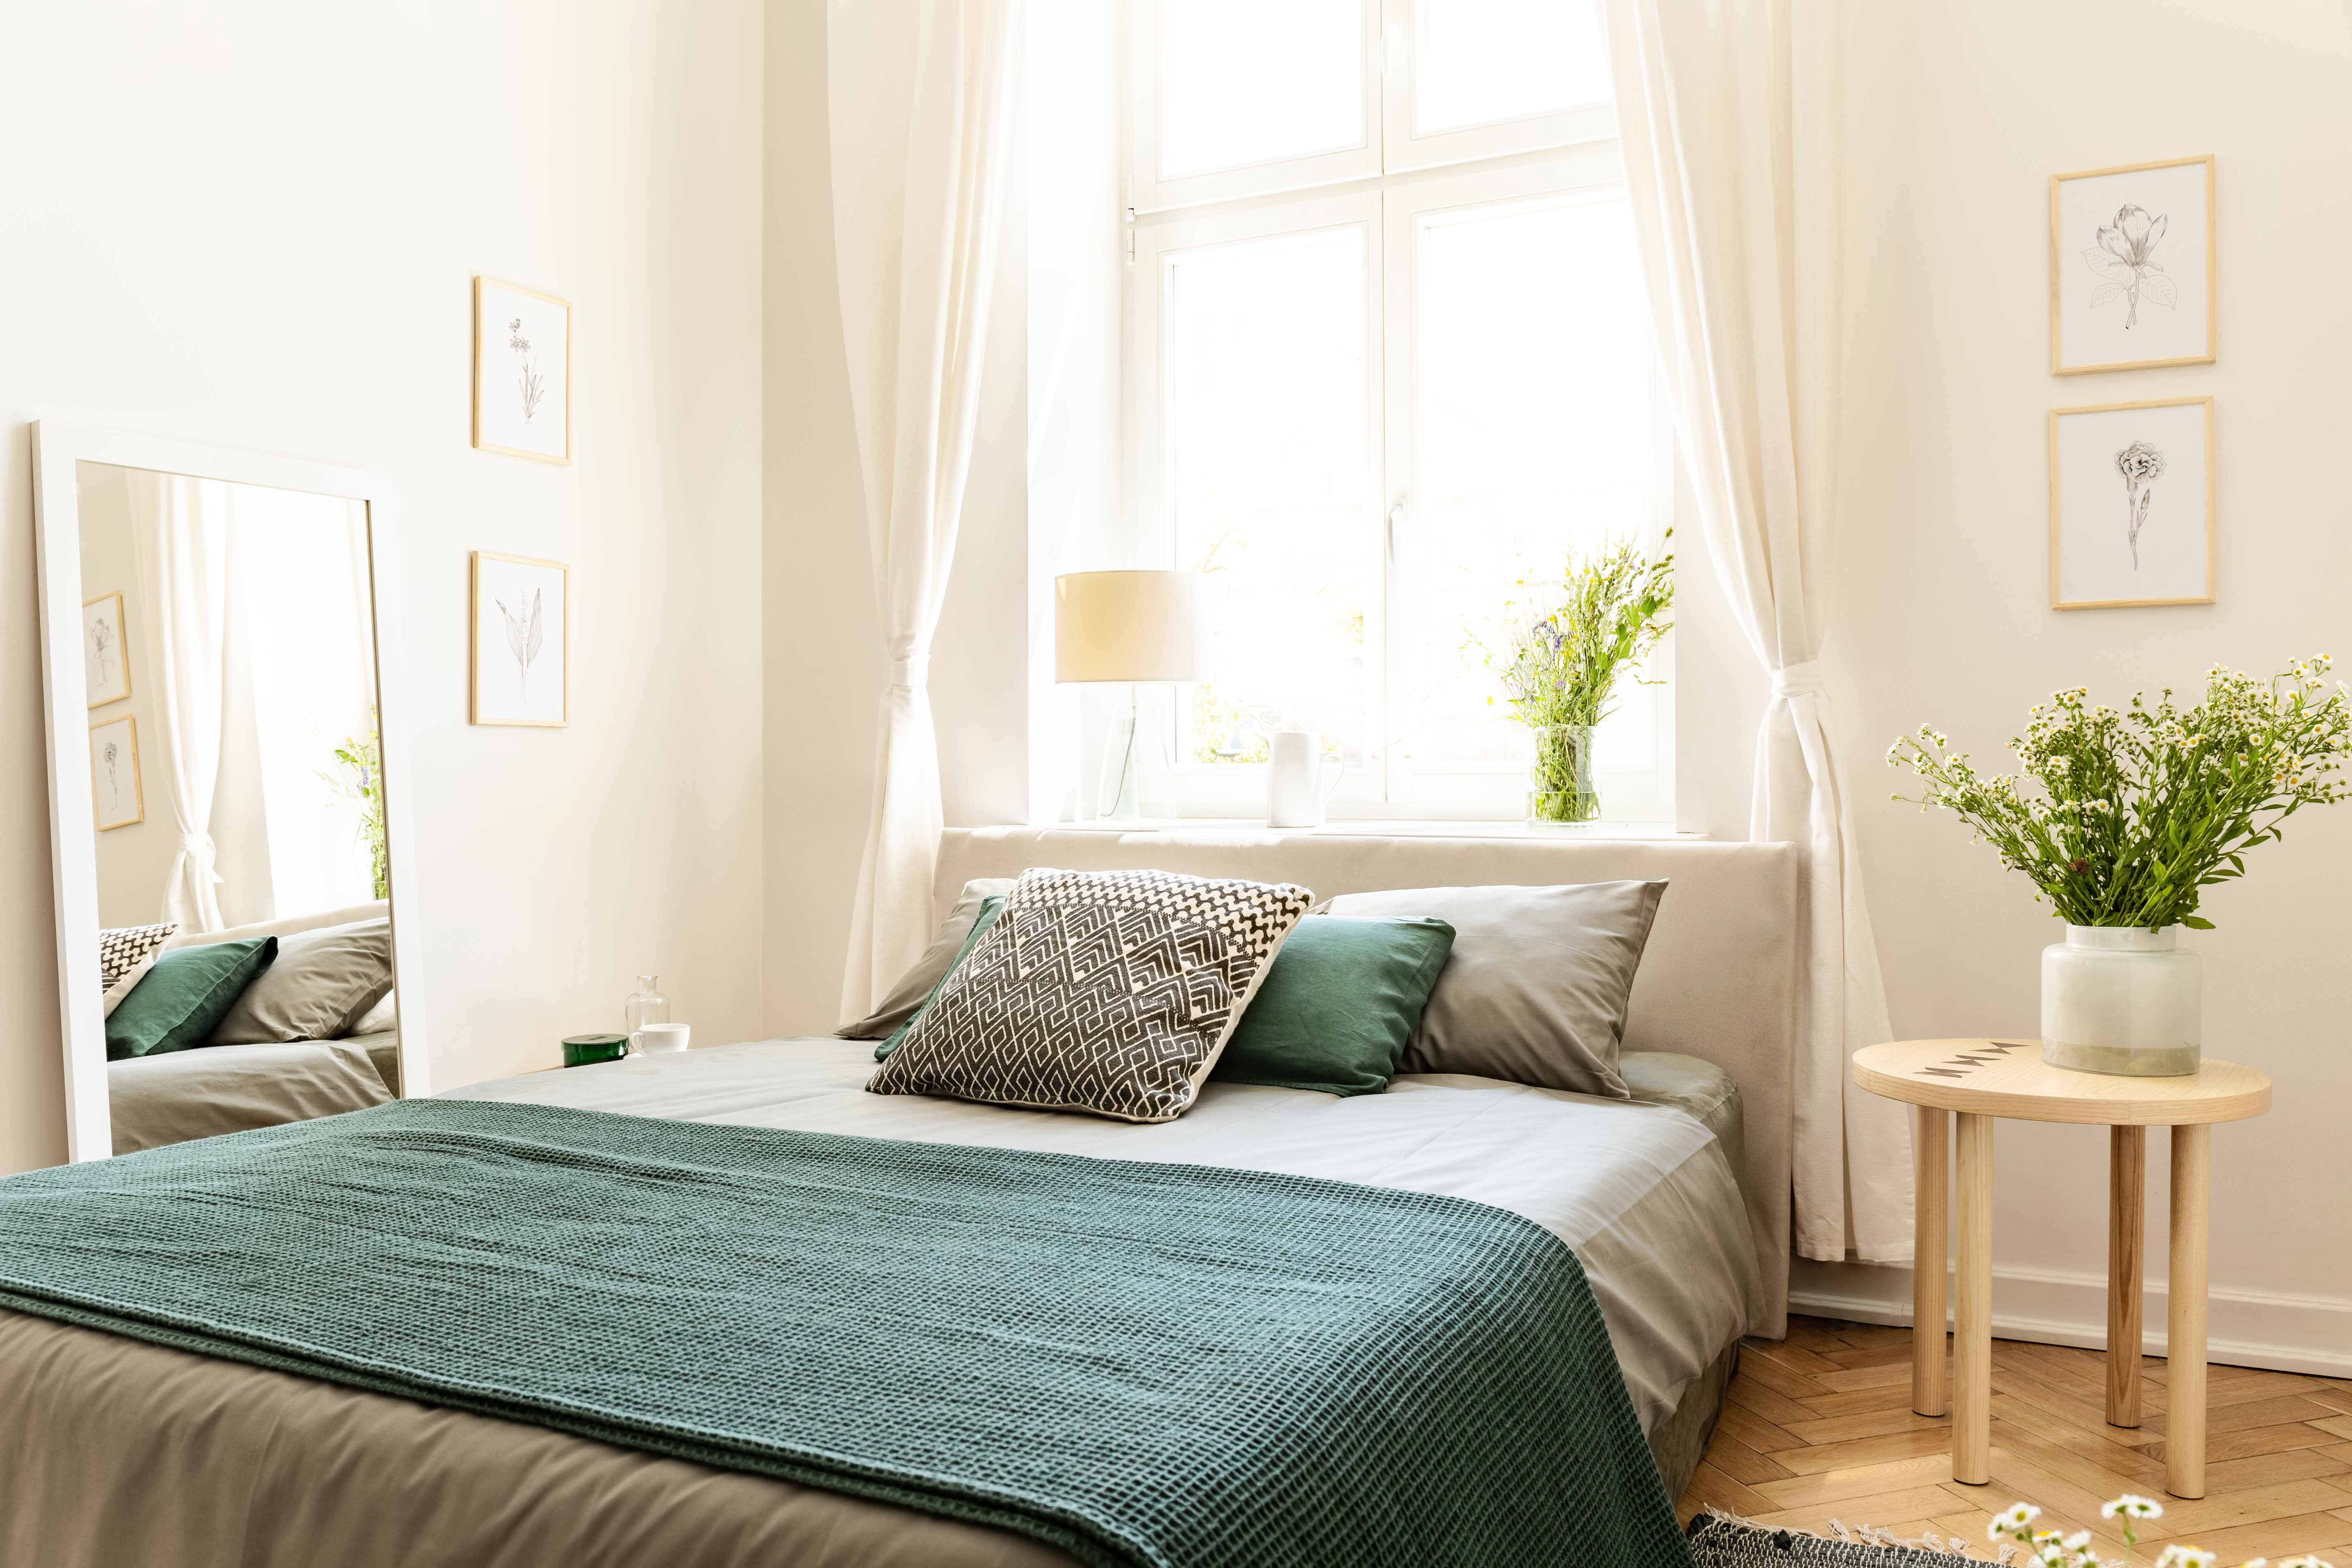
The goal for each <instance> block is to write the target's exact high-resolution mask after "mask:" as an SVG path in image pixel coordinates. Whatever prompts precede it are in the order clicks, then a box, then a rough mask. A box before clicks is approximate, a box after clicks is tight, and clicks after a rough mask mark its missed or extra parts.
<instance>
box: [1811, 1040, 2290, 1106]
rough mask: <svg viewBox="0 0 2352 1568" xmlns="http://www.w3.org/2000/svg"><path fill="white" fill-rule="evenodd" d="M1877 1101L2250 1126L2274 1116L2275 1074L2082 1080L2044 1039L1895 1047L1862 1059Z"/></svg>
mask: <svg viewBox="0 0 2352 1568" xmlns="http://www.w3.org/2000/svg"><path fill="white" fill-rule="evenodd" d="M1853 1081H1854V1082H1855V1083H1857V1084H1859V1085H1860V1086H1861V1087H1862V1088H1864V1089H1868V1090H1869V1091H1870V1092H1871V1093H1873V1094H1877V1095H1884V1096H1885V1098H1887V1099H1888V1100H1906V1101H1908V1102H1909V1103H1910V1104H1913V1105H1925V1106H1930V1107H1933V1108H1934V1109H1936V1110H1964V1111H1968V1112H1970V1113H1972V1114H1974V1115H1978V1116H2006V1117H2010V1118H2011V1119H2012V1120H2014V1121H2074V1122H2081V1123H2084V1124H2086V1125H2091V1126H2098V1127H2183V1126H2193V1125H2195V1124H2197V1123H2199V1122H2207V1121H2244V1120H2245V1119H2246V1118H2247V1117H2249V1116H2260V1115H2261V1114H2262V1113H2263V1111H2265V1110H2269V1109H2270V1108H2271V1080H2270V1078H2269V1075H2267V1074H2265V1073H2261V1072H2257V1071H2255V1070H2254V1069H2253V1068H2250V1067H2241V1066H2239V1065H2238V1064H2237V1063H2236V1062H2222V1061H2215V1060H2214V1059H2213V1058H2211V1057H2207V1058H2205V1061H2204V1065H2203V1066H2202V1067H2201V1068H2200V1069H2199V1070H2198V1071H2196V1072H2193V1073H2189V1074H2186V1075H2184V1076H2182V1077H2179V1078H2123V1077H2119V1076H2116V1075H2112V1074H2108V1073H2098V1072H2076V1071H2074V1069H2073V1068H2054V1067H2052V1066H2051V1065H2050V1064H2049V1063H2047V1062H2045V1061H2043V1060H2042V1042H2041V1041H2040V1040H1985V1039H1976V1040H1895V1041H1892V1042H1890V1043H1888V1044H1886V1045H1883V1046H1865V1047H1863V1048H1862V1049H1861V1050H1858V1051H1856V1052H1854V1054H1853Z"/></svg>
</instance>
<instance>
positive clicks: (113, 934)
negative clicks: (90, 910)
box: [98, 921, 180, 991]
mask: <svg viewBox="0 0 2352 1568" xmlns="http://www.w3.org/2000/svg"><path fill="white" fill-rule="evenodd" d="M179 929H180V922H179V921H164V922H163V924H162V925H155V926H121V927H118V928H117V929H115V930H113V931H100V932H99V933H98V969H99V982H100V984H99V987H98V988H99V989H100V991H111V990H113V989H114V983H115V982H116V981H118V980H120V979H121V978H122V977H123V976H124V975H126V974H128V973H131V971H132V970H133V969H136V968H137V967H138V966H139V963H140V962H141V961H142V959H148V958H152V957H153V956H154V955H155V952H156V950H157V949H158V948H161V947H162V946H163V944H164V943H165V942H169V941H171V940H172V935H173V932H175V931H178V930H179Z"/></svg>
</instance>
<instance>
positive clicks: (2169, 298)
mask: <svg viewBox="0 0 2352 1568" xmlns="http://www.w3.org/2000/svg"><path fill="white" fill-rule="evenodd" d="M2167 221H2168V218H2167V216H2165V215H2164V214H2161V213H2159V214H2158V215H2157V216H2155V217H2150V216H2147V212H2146V211H2145V210H2144V209H2142V208H2139V207H2135V206H2126V207H2125V208H2124V209H2123V210H2122V211H2120V212H2118V213H2116V221H2115V224H2114V226H2112V227H2108V228H2103V229H2101V230H2099V243H2098V245H2097V246H2096V247H2094V248H2092V249H2089V250H2086V251H2084V252H2083V258H2084V260H2085V261H2088V262H2089V263H2090V264H2091V270H2092V271H2094V272H2095V273H2097V274H2098V275H2099V277H2100V279H2101V282H2100V284H2099V286H2098V287H2097V288H2095V289H2092V290H2091V309H2093V310H2097V309H2098V308H2099V307H2100V306H2102V305H2105V304H2108V303H2110V302H2112V301H2113V300H2116V299H2117V298H2118V297H2120V298H2122V299H2124V300H2126V301H2128V302H2129V305H2130V309H2129V310H2126V312H2125V315H2124V330H2125V331H2131V329H2132V328H2134V327H2137V326H2138V325H2139V302H2140V300H2142V299H2143V298H2146V299H2147V300H2151V301H2153V302H2154V303H2156V304H2158V305H2161V306H2163V307H2164V308H2165V309H2166V310H2170V309H2171V308H2172V304H2173V298H2174V289H2173V287H2172V279H2169V278H2167V277H2166V276H2165V275H2164V264H2163V263H2162V262H2160V261H2158V260H2157V259H2156V247H2158V245H2161V244H2162V243H2163V242H2164V228H2165V224H2166V223H2167Z"/></svg>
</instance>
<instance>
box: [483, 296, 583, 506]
mask: <svg viewBox="0 0 2352 1568" xmlns="http://www.w3.org/2000/svg"><path fill="white" fill-rule="evenodd" d="M474 445H475V446H477V447H481V448H482V449H483V450H485V451H491V452H505V453H508V454H509V455H510V456H513V457H518V458H540V459H541V460H542V461H545V462H551V463H568V462H570V461H571V460H572V307H571V306H570V305H569V304H567V303H565V302H564V301H563V300H558V299H556V298H554V297H553V296H552V295H549V294H541V293H538V292H536V291H534V290H532V289H522V288H518V287H517V286H515V285H514V284H511V283H500V282H498V281H497V280H495V279H488V278H478V279H475V280H474Z"/></svg>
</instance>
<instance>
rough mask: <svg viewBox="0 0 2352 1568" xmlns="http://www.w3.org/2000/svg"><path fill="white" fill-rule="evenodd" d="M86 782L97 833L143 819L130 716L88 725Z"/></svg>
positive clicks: (144, 812) (134, 732)
mask: <svg viewBox="0 0 2352 1568" xmlns="http://www.w3.org/2000/svg"><path fill="white" fill-rule="evenodd" d="M89 785H90V791H89V793H90V804H91V805H93V806H94V807H95V808H96V810H97V816H98V830H99V831H100V833H104V832H105V831H107V830H108V829H109V828H112V827H128V826H131V824H132V823H134V822H140V821H143V820H144V819H145V817H146V816H147V807H146V803H145V801H144V799H143V798H142V791H141V789H140V784H139V740H138V731H137V728H136V726H135V725H134V724H133V722H132V721H131V718H130V716H129V715H127V714H126V715H124V716H123V717H122V718H120V719H110V720H107V721H104V722H103V723H99V724H93V725H91V726H90V730H89Z"/></svg>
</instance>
